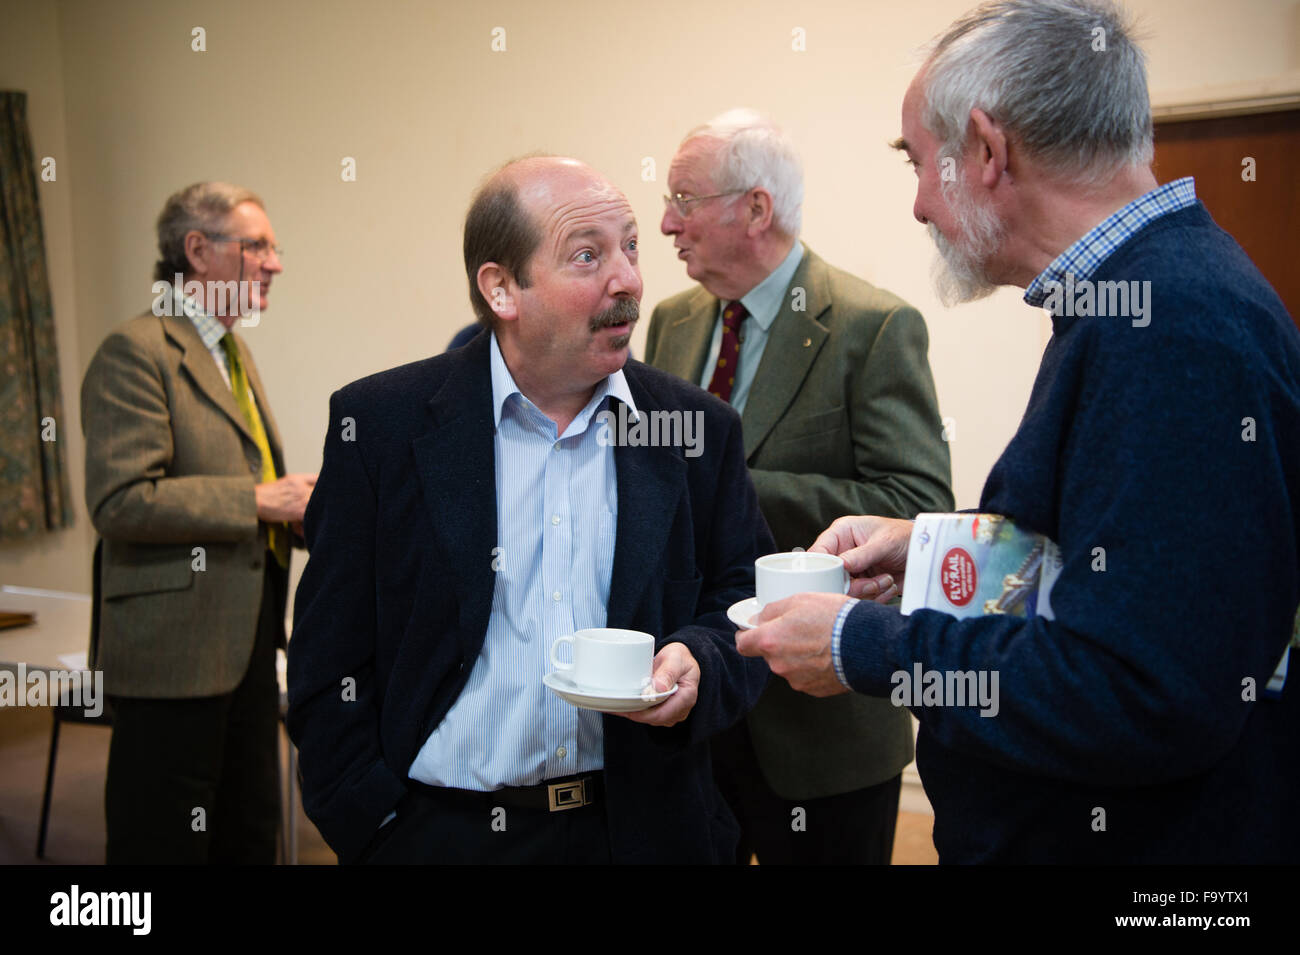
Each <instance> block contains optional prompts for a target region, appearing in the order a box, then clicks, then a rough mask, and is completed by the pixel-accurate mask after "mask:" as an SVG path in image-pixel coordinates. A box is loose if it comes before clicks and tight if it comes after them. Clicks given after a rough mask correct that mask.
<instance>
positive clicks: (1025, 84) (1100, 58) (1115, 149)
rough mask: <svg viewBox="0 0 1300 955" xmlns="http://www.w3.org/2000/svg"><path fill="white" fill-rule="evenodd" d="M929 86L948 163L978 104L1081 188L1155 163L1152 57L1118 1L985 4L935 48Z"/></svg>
mask: <svg viewBox="0 0 1300 955" xmlns="http://www.w3.org/2000/svg"><path fill="white" fill-rule="evenodd" d="M922 82H923V83H924V94H925V107H924V113H923V117H922V122H923V123H924V124H925V126H926V128H927V129H929V130H930V132H932V133H933V134H934V135H935V136H936V137H937V138H938V139H939V140H940V141H941V142H942V144H943V145H942V146H941V148H940V151H939V156H940V158H941V159H942V158H946V157H949V156H951V157H954V158H955V157H959V156H960V155H961V151H962V148H963V146H964V145H965V141H966V134H967V130H968V125H969V122H970V111H971V109H973V108H976V107H978V108H979V109H982V110H984V112H986V113H988V114H989V116H990V117H992V118H993V119H995V120H997V121H998V122H1000V123H1001V124H1002V125H1003V126H1004V127H1006V129H1007V131H1008V132H1009V134H1010V135H1011V136H1012V137H1013V139H1014V140H1015V141H1017V142H1018V143H1019V144H1020V146H1021V147H1022V148H1023V149H1024V150H1025V152H1026V153H1027V154H1028V155H1030V156H1031V157H1033V158H1034V159H1035V160H1036V161H1038V162H1040V163H1042V164H1043V166H1045V167H1046V168H1047V169H1049V170H1051V171H1052V172H1054V173H1056V174H1058V175H1062V176H1070V177H1074V178H1076V179H1078V180H1079V181H1080V182H1081V183H1082V184H1084V185H1098V184H1100V183H1102V182H1104V181H1106V180H1107V179H1109V178H1111V177H1112V176H1113V175H1115V174H1116V173H1118V172H1120V171H1121V170H1122V169H1123V168H1125V167H1129V166H1136V167H1141V166H1148V165H1150V163H1151V157H1152V131H1151V104H1150V101H1149V100H1148V98H1147V77H1146V62H1145V56H1144V54H1143V53H1142V50H1141V49H1140V48H1139V47H1138V45H1137V43H1136V42H1135V39H1134V36H1133V29H1132V27H1131V25H1130V24H1129V22H1128V21H1127V19H1126V17H1125V15H1124V13H1123V11H1122V10H1121V9H1120V8H1119V7H1118V6H1116V5H1115V4H1114V3H1113V2H1111V0H994V2H989V3H984V4H982V5H981V6H979V7H977V8H976V9H975V10H972V11H971V12H970V13H968V14H966V15H965V16H964V17H962V18H961V19H960V20H958V21H957V22H956V23H954V24H953V25H952V26H951V27H949V28H948V30H947V32H945V33H944V34H943V35H942V36H941V37H939V39H938V40H936V41H935V42H934V44H933V46H932V47H931V50H930V55H929V59H928V61H927V63H926V67H925V76H924V78H923V80H922Z"/></svg>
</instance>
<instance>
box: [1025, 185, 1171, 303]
mask: <svg viewBox="0 0 1300 955" xmlns="http://www.w3.org/2000/svg"><path fill="white" fill-rule="evenodd" d="M1195 202H1196V184H1195V183H1194V182H1193V181H1192V177H1191V176H1187V177H1185V178H1183V179H1176V180H1174V181H1173V182H1169V183H1165V184H1164V185H1163V186H1160V187H1159V188H1157V189H1152V190H1151V191H1150V192H1148V193H1147V194H1146V195H1144V196H1140V197H1138V198H1137V199H1134V200H1133V201H1132V202H1130V203H1129V204H1128V205H1126V206H1124V207H1123V208H1122V209H1119V210H1117V211H1116V212H1113V213H1111V214H1110V215H1109V216H1107V217H1106V218H1105V219H1103V220H1102V221H1101V222H1100V223H1098V224H1097V225H1096V226H1094V227H1093V228H1092V229H1090V230H1088V232H1086V233H1085V234H1084V235H1083V237H1082V238H1080V239H1078V240H1077V241H1075V242H1074V243H1073V244H1072V245H1071V246H1070V247H1069V248H1068V249H1066V250H1065V251H1064V252H1062V253H1061V254H1060V255H1058V256H1057V257H1056V258H1055V259H1053V260H1052V264H1051V265H1049V266H1048V267H1047V268H1046V269H1044V270H1043V271H1042V273H1040V274H1039V275H1038V277H1037V278H1035V279H1034V280H1033V281H1032V282H1030V283H1029V287H1028V288H1027V289H1025V302H1026V303H1027V304H1029V305H1032V306H1034V307H1035V308H1040V307H1042V305H1043V303H1044V302H1045V301H1046V300H1047V296H1048V295H1049V294H1050V292H1051V288H1052V286H1051V285H1049V283H1063V282H1064V281H1065V276H1066V275H1067V274H1070V275H1073V276H1074V281H1076V282H1079V281H1082V280H1084V279H1089V278H1091V277H1092V274H1093V273H1094V272H1095V271H1096V270H1097V267H1098V266H1099V265H1101V263H1102V262H1104V261H1106V259H1107V258H1108V257H1109V256H1110V254H1111V253H1112V252H1114V251H1115V250H1116V249H1118V248H1119V247H1120V246H1121V245H1123V244H1124V243H1125V242H1127V241H1128V240H1129V239H1131V238H1133V236H1135V235H1137V233H1138V232H1140V231H1141V230H1142V229H1143V227H1145V226H1147V225H1148V224H1150V223H1151V222H1153V221H1155V220H1156V219H1158V218H1160V217H1161V216H1167V215H1169V214H1170V213H1171V212H1178V211H1179V210H1180V209H1186V208H1187V207H1188V206H1190V205H1194V204H1195Z"/></svg>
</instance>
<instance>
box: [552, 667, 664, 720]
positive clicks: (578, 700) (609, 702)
mask: <svg viewBox="0 0 1300 955" xmlns="http://www.w3.org/2000/svg"><path fill="white" fill-rule="evenodd" d="M542 684H543V685H544V686H545V687H546V688H547V689H548V690H550V691H551V692H552V693H554V694H555V695H556V696H558V697H560V698H561V699H563V700H567V701H568V702H570V703H572V704H573V705H574V706H576V707H577V708H578V709H580V710H599V711H600V712H602V713H635V712H637V711H638V710H648V709H650V707H652V706H654V705H655V704H656V703H662V702H663V701H664V700H666V699H668V697H670V696H672V695H673V694H674V693H676V692H677V684H676V683H674V684H673V685H672V686H670V687H669V688H668V689H666V690H664V691H663V692H662V693H659V692H657V691H656V690H655V689H654V687H653V685H651V686H650V687H647V688H646V689H645V690H643V691H642V692H640V693H615V694H611V693H610V692H609V691H608V690H598V689H594V688H592V687H585V686H579V685H578V684H577V683H574V682H573V680H571V679H569V678H568V677H567V676H564V675H563V674H561V673H556V672H551V673H548V674H546V675H545V676H544V677H542Z"/></svg>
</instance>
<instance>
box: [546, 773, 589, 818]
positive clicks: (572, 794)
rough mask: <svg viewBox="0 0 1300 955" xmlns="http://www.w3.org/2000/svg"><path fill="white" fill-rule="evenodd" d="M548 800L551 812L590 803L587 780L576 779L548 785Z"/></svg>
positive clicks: (578, 807)
mask: <svg viewBox="0 0 1300 955" xmlns="http://www.w3.org/2000/svg"><path fill="white" fill-rule="evenodd" d="M546 801H547V809H548V810H549V811H550V812H560V811H561V810H564V809H580V808H582V807H583V806H586V805H590V803H589V802H588V800H587V780H585V779H575V780H574V781H573V782H571V783H551V784H550V785H549V786H547V787H546Z"/></svg>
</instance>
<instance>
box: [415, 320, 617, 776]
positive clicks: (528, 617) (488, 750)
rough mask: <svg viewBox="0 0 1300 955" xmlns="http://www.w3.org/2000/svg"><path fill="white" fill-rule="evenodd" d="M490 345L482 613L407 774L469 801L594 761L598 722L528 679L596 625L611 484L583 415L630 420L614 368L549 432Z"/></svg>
mask: <svg viewBox="0 0 1300 955" xmlns="http://www.w3.org/2000/svg"><path fill="white" fill-rule="evenodd" d="M490 347H491V352H492V357H491V368H492V405H493V413H494V416H495V421H496V438H495V462H496V494H497V527H498V531H497V534H498V540H497V547H498V548H500V549H499V550H497V551H495V552H494V554H495V557H496V561H497V563H496V567H497V573H496V582H495V586H494V588H493V593H492V616H491V619H490V620H489V622H488V629H487V635H486V637H485V638H484V640H483V649H482V651H481V652H480V653H479V656H478V659H477V660H476V661H475V662H474V668H473V669H472V670H471V671H470V675H469V681H468V682H467V683H466V684H465V689H464V690H462V691H461V694H460V696H459V697H458V698H457V699H456V702H455V703H453V704H452V706H451V709H450V710H449V711H448V712H447V715H446V717H444V718H443V720H442V722H441V723H440V724H438V726H437V728H436V729H434V731H433V733H432V734H431V735H430V736H429V738H428V739H427V740H426V741H425V743H424V745H423V746H422V747H421V749H420V752H419V753H418V754H417V755H416V757H415V761H414V762H413V763H412V764H411V769H410V776H411V778H412V779H416V780H418V781H420V782H422V783H428V784H429V785H431V786H451V787H455V788H457V789H474V790H479V791H490V790H493V789H500V788H501V787H502V786H531V785H534V784H535V783H539V782H541V781H542V780H544V779H552V778H555V777H559V776H569V775H572V774H574V773H581V772H587V771H589V770H595V769H600V768H601V767H602V766H603V765H604V738H603V733H602V730H601V715H600V714H599V713H596V712H593V711H591V710H579V709H576V708H575V707H573V706H572V705H571V704H569V703H566V702H565V701H564V700H562V699H560V698H559V697H558V696H556V695H555V694H554V693H552V692H551V691H550V690H548V689H546V688H545V687H544V686H543V685H542V677H543V676H544V675H545V674H546V673H547V672H549V671H550V670H551V669H552V667H551V663H550V649H551V644H552V643H554V642H555V638H556V637H560V636H564V635H565V634H570V633H573V632H575V631H577V630H582V629H585V628H587V627H603V626H605V619H606V618H605V613H606V606H607V604H608V601H609V581H610V572H611V571H612V569H613V566H614V538H615V531H616V528H617V524H618V478H617V473H616V471H615V467H614V448H613V446H612V445H609V444H607V445H605V446H602V445H601V444H600V443H599V441H598V440H597V435H598V434H599V433H600V430H601V424H600V422H599V421H597V420H596V415H597V413H598V412H599V411H600V410H602V408H604V406H606V405H607V404H610V403H612V402H613V401H614V400H618V401H622V402H623V403H624V404H626V405H627V406H628V409H629V411H631V412H632V414H633V415H636V413H637V412H636V405H635V404H634V403H633V401H632V393H631V391H629V390H628V385H627V379H626V378H624V376H623V372H622V371H618V372H615V373H614V374H612V375H610V376H609V377H608V378H606V379H605V380H604V381H602V382H601V383H600V384H599V385H597V387H596V391H595V394H593V395H592V397H591V400H590V401H589V402H587V405H586V407H585V408H583V410H582V412H581V413H580V414H579V415H578V416H577V417H576V418H574V419H573V421H572V422H571V423H570V424H569V426H568V427H567V428H566V429H565V431H564V434H562V435H559V434H557V433H556V431H557V429H556V426H555V422H553V421H552V420H551V419H550V418H548V417H546V415H544V414H543V413H542V412H541V411H540V410H539V409H538V408H537V406H536V405H534V404H533V403H532V402H531V401H529V400H528V399H527V398H526V397H524V395H523V393H522V392H521V391H520V390H519V387H518V385H516V384H515V380H514V377H513V376H512V375H511V374H510V369H509V368H507V367H506V363H505V359H504V358H502V356H501V349H500V347H499V346H498V345H497V341H496V336H495V335H494V336H493V337H492V342H491V345H490ZM448 506H450V507H454V506H455V503H454V502H448ZM484 559H485V560H486V559H488V558H487V556H486V555H485V556H484Z"/></svg>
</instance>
